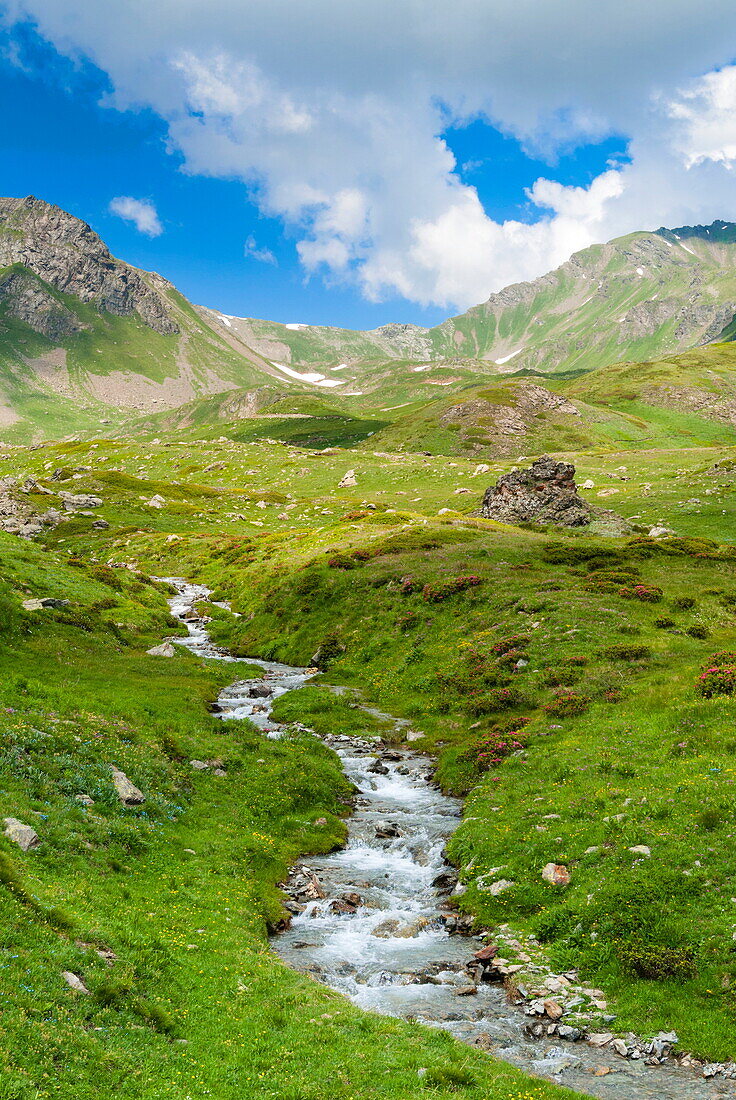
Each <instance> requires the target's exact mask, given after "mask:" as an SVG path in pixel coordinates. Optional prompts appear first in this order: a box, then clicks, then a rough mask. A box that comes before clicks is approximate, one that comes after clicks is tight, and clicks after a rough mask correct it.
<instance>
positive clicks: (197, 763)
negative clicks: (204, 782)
mask: <svg viewBox="0 0 736 1100" xmlns="http://www.w3.org/2000/svg"><path fill="white" fill-rule="evenodd" d="M189 764H190V766H191V767H192V768H194V769H195V771H198V772H206V771H207V769H208V767H209V764H205V762H204V760H190V761H189Z"/></svg>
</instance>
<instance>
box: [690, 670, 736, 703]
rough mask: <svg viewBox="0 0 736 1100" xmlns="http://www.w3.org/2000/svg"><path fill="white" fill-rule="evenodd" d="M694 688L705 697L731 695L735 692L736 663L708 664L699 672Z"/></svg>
mask: <svg viewBox="0 0 736 1100" xmlns="http://www.w3.org/2000/svg"><path fill="white" fill-rule="evenodd" d="M695 689H696V691H697V693H698V695H702V696H703V697H704V698H705V699H710V698H712V696H714V695H733V694H734V692H736V664H712V665H710V666H709V667H708V668H707V669H705V671H704V672H701V674H700V676H699V677H698V682H697V684H696V688H695Z"/></svg>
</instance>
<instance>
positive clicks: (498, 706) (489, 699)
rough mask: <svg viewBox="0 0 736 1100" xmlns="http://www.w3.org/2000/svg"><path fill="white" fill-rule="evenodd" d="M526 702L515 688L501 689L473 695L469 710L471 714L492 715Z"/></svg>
mask: <svg viewBox="0 0 736 1100" xmlns="http://www.w3.org/2000/svg"><path fill="white" fill-rule="evenodd" d="M524 702H526V700H525V698H524V696H523V695H522V693H521V692H520V691H518V690H517V689H516V688H514V687H499V688H493V689H491V690H490V691H486V692H484V693H483V694H476V695H471V697H470V698H469V699H468V710H469V711H470V712H471V714H491V713H492V712H493V711H496V710H508V709H510V708H511V707H518V706H520V705H521V704H522V703H524Z"/></svg>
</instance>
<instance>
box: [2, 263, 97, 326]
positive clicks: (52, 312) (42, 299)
mask: <svg viewBox="0 0 736 1100" xmlns="http://www.w3.org/2000/svg"><path fill="white" fill-rule="evenodd" d="M0 302H2V303H4V305H5V312H6V315H7V316H10V317H14V318H16V320H18V321H24V322H25V324H27V325H30V327H31V328H32V329H33V330H34V331H35V332H38V333H40V334H41V335H42V336H46V337H47V339H49V340H52V341H54V342H55V343H58V342H59V341H60V340H62V339H63V338H64V337H65V336H70V335H71V334H72V333H74V332H80V331H81V330H82V328H83V326H82V324H81V322H80V321H79V318H78V317H75V315H74V314H73V313H72V311H71V310H69V309H67V308H66V306H64V305H63V304H62V303H61V302H58V301H57V300H56V298H55V297H54V296H53V294H51V293H49V291H48V289H47V288H46V287H45V286H44V284H43V283H42V282H41V281H40V280H39V279H37V278H36V277H35V276H34V275H31V274H30V273H29V272H28V271H23V270H22V269H14V270H13V271H10V272H8V274H6V275H5V276H0Z"/></svg>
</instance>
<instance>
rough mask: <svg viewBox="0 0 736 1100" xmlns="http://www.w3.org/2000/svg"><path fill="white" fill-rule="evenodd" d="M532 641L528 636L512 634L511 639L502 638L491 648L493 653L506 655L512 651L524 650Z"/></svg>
mask: <svg viewBox="0 0 736 1100" xmlns="http://www.w3.org/2000/svg"><path fill="white" fill-rule="evenodd" d="M530 641H531V639H530V637H529V635H528V634H512V635H511V637H510V638H501V639H500V641H498V642H496V643H495V644H494V645H492V646H491V653H498V654H504V653H509V652H510V651H511V650H523V649H524V648H525V647H526V646H528V645H529V642H530Z"/></svg>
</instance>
